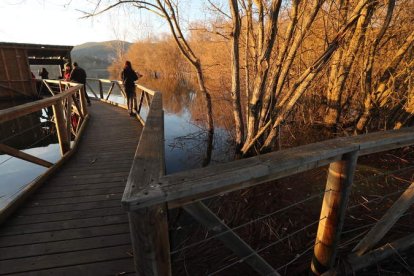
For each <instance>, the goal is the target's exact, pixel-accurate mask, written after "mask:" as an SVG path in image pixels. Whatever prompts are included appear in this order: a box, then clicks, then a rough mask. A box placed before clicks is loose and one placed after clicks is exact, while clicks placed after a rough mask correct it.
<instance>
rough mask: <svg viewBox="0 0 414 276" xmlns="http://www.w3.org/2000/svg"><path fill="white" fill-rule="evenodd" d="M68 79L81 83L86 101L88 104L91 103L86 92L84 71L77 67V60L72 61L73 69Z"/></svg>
mask: <svg viewBox="0 0 414 276" xmlns="http://www.w3.org/2000/svg"><path fill="white" fill-rule="evenodd" d="M70 80H71V81H74V82H77V83H81V84H83V92H84V93H85V97H86V101H87V102H88V105H89V106H90V105H91V100H90V99H89V96H88V93H86V87H85V86H86V72H85V70H83V68H81V67H79V65H78V63H77V62H74V63H73V70H72V72H71V73H70Z"/></svg>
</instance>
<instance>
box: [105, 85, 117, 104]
mask: <svg viewBox="0 0 414 276" xmlns="http://www.w3.org/2000/svg"><path fill="white" fill-rule="evenodd" d="M114 86H115V83H111V86H110V87H109V90H108V93H107V94H106V100H108V99H109V96H111V93H112V90H114Z"/></svg>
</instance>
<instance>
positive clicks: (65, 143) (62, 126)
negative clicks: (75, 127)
mask: <svg viewBox="0 0 414 276" xmlns="http://www.w3.org/2000/svg"><path fill="white" fill-rule="evenodd" d="M52 107H53V114H54V115H55V126H56V130H57V134H58V139H59V147H60V154H61V155H62V156H63V155H65V153H66V152H68V151H69V150H70V140H69V139H68V137H69V135H70V133H67V128H66V122H65V115H64V109H63V104H62V101H57V102H56V103H55V104H54V105H53V106H52Z"/></svg>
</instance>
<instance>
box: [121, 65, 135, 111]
mask: <svg viewBox="0 0 414 276" xmlns="http://www.w3.org/2000/svg"><path fill="white" fill-rule="evenodd" d="M121 78H122V83H123V84H124V88H125V93H126V96H127V105H128V112H129V115H130V116H134V113H133V110H134V109H135V110H136V109H137V101H136V97H135V81H136V80H138V75H137V73H135V71H134V70H133V69H132V65H131V62H130V61H126V62H125V65H124V70H122V73H121Z"/></svg>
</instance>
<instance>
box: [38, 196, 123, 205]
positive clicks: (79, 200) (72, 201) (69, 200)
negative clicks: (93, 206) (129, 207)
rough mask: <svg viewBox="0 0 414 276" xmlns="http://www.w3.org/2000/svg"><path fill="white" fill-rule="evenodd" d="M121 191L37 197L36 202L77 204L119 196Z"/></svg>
mask: <svg viewBox="0 0 414 276" xmlns="http://www.w3.org/2000/svg"><path fill="white" fill-rule="evenodd" d="M121 195H122V193H118V194H107V195H94V196H82V197H74V198H58V199H41V200H40V199H39V200H37V202H36V203H37V204H38V205H39V206H56V205H63V204H78V203H84V202H96V201H105V200H109V199H115V198H120V197H121Z"/></svg>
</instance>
